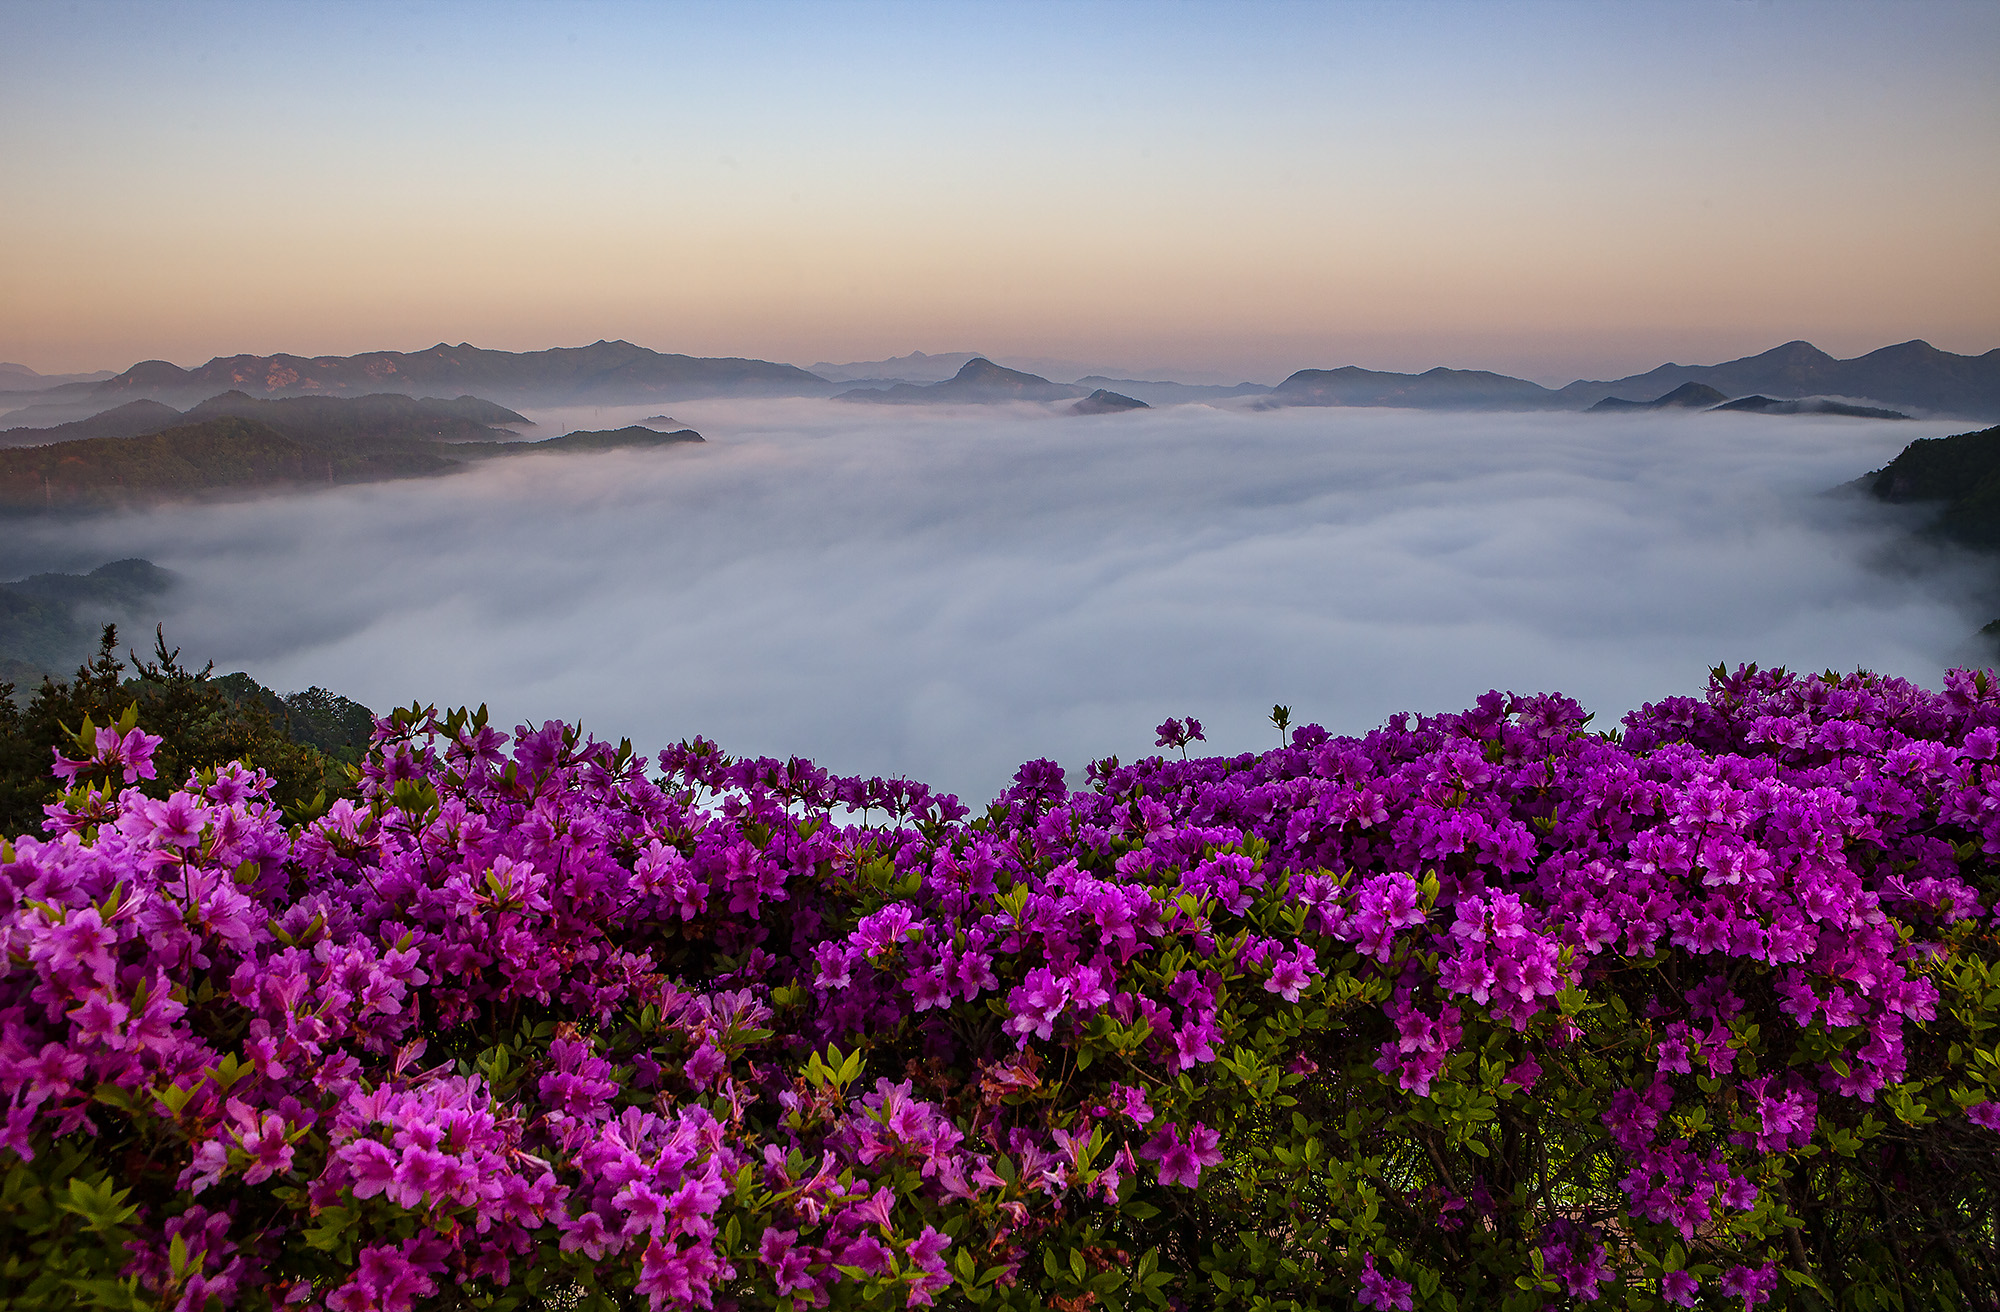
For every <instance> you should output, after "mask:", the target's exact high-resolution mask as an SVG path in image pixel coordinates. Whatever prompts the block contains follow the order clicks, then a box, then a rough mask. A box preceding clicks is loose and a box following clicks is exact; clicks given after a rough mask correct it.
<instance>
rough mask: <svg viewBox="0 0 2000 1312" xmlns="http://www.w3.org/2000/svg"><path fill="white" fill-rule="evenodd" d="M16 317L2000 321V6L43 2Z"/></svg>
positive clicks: (1814, 335)
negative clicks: (103, 3)
mask: <svg viewBox="0 0 2000 1312" xmlns="http://www.w3.org/2000/svg"><path fill="white" fill-rule="evenodd" d="M0 31H4V32H5V33H6V34H7V40H6V41H5V42H4V43H0V117H4V120H5V122H6V124H7V125H8V131H7V133H6V141H5V144H4V146H0V168H4V172H5V174H6V175H7V177H8V179H9V182H8V185H7V186H6V187H5V188H4V189H0V249H4V250H6V251H8V252H10V255H11V258H9V259H8V260H7V261H6V262H5V267H4V269H0V299H4V300H5V301H6V303H8V304H9V305H11V306H13V307H15V308H14V309H13V310H12V311H10V313H8V314H7V315H6V316H5V318H4V322H0V359H10V360H20V361H23V362H25V363H27V364H30V365H33V366H34V367H36V368H41V369H44V370H48V371H53V370H57V369H64V368H88V367H113V368H115V367H122V366H123V365H124V364H128V363H130V362H131V361H132V360H133V359H137V358H142V357H145V356H163V357H165V358H169V359H175V360H177V361H180V362H182V363H191V362H195V361H198V360H200V359H206V358H207V357H208V356H210V355H213V354H218V353H228V352H232V351H238V350H243V351H257V352H268V351H275V350H293V351H299V352H305V353H316V352H333V351H341V352H345V351H352V350H360V349H369V348H375V347H404V348H414V347H421V346H425V345H429V344H430V343H431V342H433V341H436V340H440V339H449V340H452V341H458V340H465V339H469V340H473V341H475V342H479V343H481V344H485V345H493V346H507V347H514V348H529V347H538V346H546V345H554V344H563V343H573V342H578V341H589V340H593V339H595V338H597V337H600V336H604V337H619V336H623V337H628V338H631V339H632V340H635V341H643V342H644V343H645V344H647V345H651V346H655V347H658V348H660V349H667V350H686V351H690V352H694V353H701V354H750V355H761V356H767V357H771V358H783V359H798V360H804V361H811V360H815V359H835V360H838V359H855V358H872V357H875V356H880V355H886V354H894V353H900V352H903V351H907V350H910V349H924V350H931V351H938V350H952V349H982V350H989V351H992V352H995V353H999V354H1008V353H1011V354H1016V355H1019V354H1038V355H1042V356H1053V357H1061V358H1074V359H1076V360H1077V361H1079V362H1080V363H1090V364H1101V365H1105V366H1116V367H1129V368H1146V369H1164V368H1172V369H1175V370H1178V371H1179V372H1181V373H1183V374H1193V373H1201V372H1209V373H1214V374H1216V375H1217V376H1229V375H1232V374H1237V375H1242V376H1262V377H1272V376H1281V375H1282V374H1283V373H1285V372H1288V371H1289V370H1290V369H1292V368H1297V367H1302V366H1306V365H1327V364H1337V363H1347V362H1354V363H1363V364H1370V365H1374V366H1376V367H1390V368H1421V367H1426V366H1427V365H1429V364H1434V363H1452V364H1458V365H1463V366H1484V367H1493V368H1502V369H1506V370H1509V371H1512V372H1521V373H1526V374H1529V375H1531V376H1536V377H1541V378H1543V379H1545V380H1553V381H1565V380H1566V379H1567V378H1569V377H1574V376H1577V375H1578V374H1589V373H1616V372H1624V371H1626V370H1627V369H1636V368H1641V367H1646V366H1649V365H1651V364H1654V363H1658V362H1659V361H1660V360H1661V359H1665V358H1670V357H1671V358H1681V359H1704V358H1707V359H1719V358H1725V357H1727V356H1729V355H1733V354H1741V353H1743V352H1745V351H1750V350H1756V349H1761V348H1763V347H1765V346H1769V345H1773V344H1775V343H1776V342H1778V341H1782V340H1786V339H1787V338H1790V337H1801V336H1802V337H1808V338H1810V339H1812V340H1814V341H1816V342H1818V343H1819V344H1820V345H1822V346H1824V347H1826V348H1827V349H1829V350H1833V351H1835V352H1836V353H1837V354H1852V353H1856V352H1859V351H1862V350H1867V349H1871V348H1872V347H1874V346H1878V345H1883V344H1886V343H1888V342H1891V341H1899V340H1904V339H1906V338H1908V337H1912V336H1923V337H1926V338H1928V339H1930V340H1932V341H1933V342H1935V343H1936V344H1938V345H1940V346H1944V347H1947V348H1949V349H1954V350H1960V351H1983V350H1986V349H1989V348H1990V347H1992V346H1994V345H1996V344H2000V309H1996V307H2000V254H1996V252H2000V240H1997V239H2000V112H1996V111H2000V95H1996V92H2000V74H1996V72H1995V69H1996V68H2000V61H1996V58H1995V56H1996V55H2000V6H1995V5H1992V4H1979V5H1965V6H1955V5H1948V4H1926V5H1888V4H1881V5H1838V4H1810V5H1806V4H1782V3H1769V4H1750V3H1740V2H1736V0H1732V2H1730V3H1701V2H1698V0H1691V2H1688V3H1675V4H1621V5H1583V4H1481V5H1459V4H1400V5H1259V4H1246V3H1235V4H1228V5H1193V4H1188V5H1123V4H1101V5H1062V6H1057V5H1033V4H1028V5H1022V4H1008V5H945V4H933V5H884V4H875V5H860V4H813V5H741V4H732V5H727V6H721V5H713V6H707V5H704V6H696V5H683V6H660V5H623V4H594V5H593V4H569V5H548V4H535V5H470V4H458V5H452V4H435V5H428V6H407V5H387V4H382V5H374V4H342V5H320V4H276V5H272V4H263V5H237V4H213V5H200V4H159V5H135V4H120V5H88V4H86V5H52V4H27V3H14V4H5V5H0Z"/></svg>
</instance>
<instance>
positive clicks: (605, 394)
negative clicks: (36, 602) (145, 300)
mask: <svg viewBox="0 0 2000 1312" xmlns="http://www.w3.org/2000/svg"><path fill="white" fill-rule="evenodd" d="M832 390H833V385H832V384H830V383H828V382H827V381H826V380H825V379H823V378H820V377H818V376H817V375H814V374H809V373H807V372H806V371H805V370H803V369H800V368H797V367H796V366H794V365H789V364H773V363H772V362H770V361H769V360H744V359H735V358H726V359H709V358H702V357H698V356H691V355H666V354H662V353H660V352H658V351H652V350H648V349H647V348H645V347H643V346H634V345H633V344H632V343H630V342H604V341H599V342H593V343H591V344H590V345H589V346H578V347H557V348H554V349H552V350H547V351H524V352H516V351H488V350H484V349H482V348H480V347H476V346H472V345H469V344H467V343H464V342H461V343H459V344H458V345H457V346H447V345H446V344H444V343H443V342H440V343H438V344H437V345H436V346H433V347H431V348H430V349H429V350H428V351H414V352H404V351H371V352H368V353H367V354H364V355H345V356H339V355H323V356H314V357H311V358H307V357H304V356H297V355H232V356H218V357H216V358H215V359H213V360H210V361H209V362H208V363H207V364H204V365H200V366H198V367H196V368H193V369H183V368H181V367H180V366H178V365H174V364H169V363H168V362H166V361H165V360H147V361H144V362H142V363H140V364H135V365H133V366H132V367H131V368H130V369H127V370H125V371H124V372H123V373H121V374H118V375H116V376H114V377H111V378H106V379H103V380H102V381H99V382H72V383H65V384H63V385H61V386H58V387H52V388H48V389H45V390H43V391H40V392H37V393H34V394H33V395H34V401H35V404H34V409H33V410H32V411H29V412H27V413H25V414H24V413H23V412H21V411H16V412H13V413H10V414H7V415H0V426H8V427H16V426H21V425H23V424H35V425H37V426H44V425H49V424H56V423H61V422H64V421H67V420H72V419H81V418H84V417H86V416H88V415H92V414H96V413H98V412H99V411H102V410H105V409H108V408H109V407H111V406H114V405H118V404H120V403H122V402H125V401H133V400H139V399H142V398H143V399H146V400H152V401H163V402H166V403H168V404H180V405H186V404H190V403H193V402H196V401H200V400H202V399H204V398H206V397H211V396H214V395H215V394H216V393H218V392H225V391H238V392H243V393H245V394H246V395H249V396H256V397H275V396H308V395H321V396H360V395H367V394H378V393H383V392H400V393H405V394H421V393H431V394H435V393H438V392H448V393H452V394H458V393H463V392H476V393H478V394H479V395H481V396H485V397H491V398H496V399H498V400H500V401H503V402H508V403H511V404H515V405H534V404H540V405H556V404H565V403H579V402H591V403H596V404H599V405H615V404H626V403H634V402H644V401H653V400H669V399H675V398H682V397H694V396H825V395H826V394H827V393H829V392H831V391H832ZM24 399H25V398H24Z"/></svg>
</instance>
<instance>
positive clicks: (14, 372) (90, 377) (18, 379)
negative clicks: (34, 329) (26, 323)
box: [0, 363, 112, 392]
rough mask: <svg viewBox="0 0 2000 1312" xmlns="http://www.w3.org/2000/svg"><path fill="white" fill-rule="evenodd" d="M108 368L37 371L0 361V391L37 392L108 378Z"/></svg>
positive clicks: (109, 372) (109, 371)
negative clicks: (56, 371) (89, 371)
mask: <svg viewBox="0 0 2000 1312" xmlns="http://www.w3.org/2000/svg"><path fill="white" fill-rule="evenodd" d="M111 376H112V372H111V370H109V369H98V370H95V371H94V372H91V373H81V374H44V373H37V372H35V371H34V370H33V369H30V368H29V367H28V366H27V365H24V364H7V363H0V392H38V391H42V390H44V389H47V388H51V387H61V386H62V385H63V384H64V383H94V382H97V381H99V380H101V379H105V378H110V377H111Z"/></svg>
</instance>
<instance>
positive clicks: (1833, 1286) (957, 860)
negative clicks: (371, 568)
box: [0, 667, 2000, 1312]
mask: <svg viewBox="0 0 2000 1312" xmlns="http://www.w3.org/2000/svg"><path fill="white" fill-rule="evenodd" d="M1274 719H1275V720H1276V721H1277V722H1278V727H1279V730H1280V733H1281V734H1285V733H1286V730H1287V729H1288V728H1289V724H1288V721H1287V719H1286V717H1285V715H1284V714H1283V712H1282V710H1280V711H1279V712H1277V713H1276V714H1274ZM1159 738H1160V746H1162V747H1165V748H1170V749H1172V750H1173V752H1174V754H1173V755H1172V756H1170V757H1169V756H1155V757H1151V758H1149V759H1146V760H1142V761H1139V762H1136V763H1132V764H1129V765H1128V764H1121V763H1120V762H1118V761H1117V760H1115V759H1108V760H1104V761H1100V762H1097V763H1095V764H1093V765H1092V766H1091V767H1090V768H1089V770H1088V772H1087V777H1086V778H1085V779H1083V780H1082V781H1080V782H1081V784H1082V786H1081V787H1078V788H1073V787H1072V786H1071V783H1070V781H1069V780H1068V779H1067V778H1066V776H1065V774H1064V771H1063V770H1062V769H1061V768H1060V767H1058V766H1056V765H1055V764H1053V763H1051V762H1047V761H1034V762H1030V763H1028V764H1027V765H1025V766H1023V767H1022V768H1021V770H1020V772H1019V774H1018V775H1017V776H1016V779H1015V783H1014V785H1013V787H1011V788H1010V789H1009V790H1008V791H1007V792H1006V793H1005V794H1003V795H1002V796H1001V797H1000V798H998V799H997V800H996V801H995V802H994V803H993V804H992V805H991V806H989V807H987V808H986V809H985V811H984V812H983V813H980V814H978V815H973V814H970V813H969V812H968V810H967V808H966V807H965V806H963V805H962V804H960V802H959V801H958V800H957V799H955V798H953V797H950V796H945V795H940V794H936V793H933V792H932V791H931V790H930V789H928V788H926V787H925V786H923V785H922V784H918V783H913V782H910V781H905V780H881V779H867V780H863V779H850V778H841V777H835V776H831V775H829V774H827V773H826V772H824V771H822V770H820V769H818V768H816V767H814V766H812V765H811V764H810V763H808V762H804V761H800V760H796V759H794V760H788V761H778V760H770V759H753V760H732V759H731V758H729V757H727V756H725V755H724V754H723V753H722V752H721V751H720V750H719V749H718V748H717V747H716V746H715V745H713V744H711V743H708V742H705V741H701V740H694V741H690V742H685V743H682V744H680V745H678V746H675V747H672V748H669V749H668V750H666V751H665V752H662V753H660V754H659V755H658V756H657V757H653V758H648V757H645V756H641V755H637V754H635V753H634V752H633V750H632V748H631V746H630V745H629V744H618V745H612V744H607V743H602V742H597V741H593V740H591V739H589V738H587V737H585V736H584V735H582V734H581V733H580V732H579V731H578V730H576V729H575V728H572V727H567V726H564V725H561V724H557V723H549V724H544V725H543V726H541V727H540V728H532V727H529V726H520V727H517V728H516V730H515V731H514V733H513V734H512V735H511V736H509V735H506V734H503V733H501V732H499V731H498V730H497V729H496V728H494V727H493V726H492V725H491V724H489V723H488V720H487V717H486V715H485V713H484V712H483V711H480V712H474V713H467V712H465V711H455V712H451V713H449V714H443V715H440V714H438V713H436V712H434V711H432V710H430V709H427V708H420V707H413V708H410V709H408V710H405V711H399V712H397V713H396V714H394V715H393V716H390V717H388V718H387V719H385V720H383V721H381V722H380V723H379V724H378V726H377V729H376V733H375V738H374V741H373V744H372V746H371V748H370V750H369V752H368V754H367V756H366V758H365V760H364V762H363V764H362V766H361V767H360V770H359V773H358V775H357V778H356V790H355V795H354V797H353V798H351V799H342V800H338V801H336V802H334V803H333V804H332V805H331V806H330V807H329V808H328V809H326V810H325V811H324V813H323V814H319V815H316V816H313V817H311V818H310V819H304V818H301V819H300V820H298V821H295V822H288V820H287V817H286V816H284V815H283V814H281V813H280V812H279V810H278V809H277V808H276V807H275V806H274V805H273V804H272V802H271V800H270V795H271V779H270V777H269V776H268V775H266V774H264V773H263V772H262V771H261V770H259V769H257V768H255V767H254V766H253V765H246V764H243V763H227V764H219V765H216V766H212V767H209V768H204V769H200V770H196V771H194V772H193V773H190V774H189V775H188V776H187V777H186V778H185V780H184V782H182V785H181V786H180V787H179V788H178V790H176V791H173V792H171V793H168V794H167V795H165V796H153V795H148V791H147V788H148V781H149V780H152V779H153V776H154V775H155V774H156V773H157V768H156V761H157V760H158V759H159V757H158V756H157V755H156V753H157V752H158V749H159V739H158V738H156V737H155V736H153V735H152V734H150V733H148V732H147V731H146V728H145V727H144V726H143V725H142V724H141V723H139V722H138V718H137V716H136V715H127V716H125V717H124V718H123V719H122V720H120V721H118V722H116V723H113V724H111V725H108V726H98V725H96V724H94V723H88V724H85V725H84V726H83V727H82V728H81V729H80V730H79V731H78V732H77V734H76V736H75V741H74V745H73V747H71V748H70V749H69V750H68V751H67V752H65V753H61V754H59V755H58V757H57V759H56V760H55V761H54V762H53V766H54V768H55V770H56V772H57V774H58V775H59V776H60V778H61V780H62V783H63V787H64V789H65V791H63V792H62V794H61V796H60V797H59V799H57V800H56V801H54V802H52V803H50V805H49V806H48V808H47V813H48V819H47V823H46V825H45V826H44V832H43V834H42V835H40V836H31V835H21V836H19V837H17V838H15V839H14V840H13V841H12V842H11V843H9V844H7V845H6V846H5V847H4V849H0V950H4V953H5V962H4V966H3V967H0V970H4V974H0V1175H4V1179H0V1297H4V1298H5V1299H6V1300H7V1301H8V1302H9V1303H10V1305H13V1306H63V1305H94V1306H102V1307H147V1308H174V1309H204V1308H232V1307H233V1308H269V1307H296V1308H302V1309H332V1310H335V1312H361V1310H363V1309H391V1310H397V1312H400V1310H402V1309H415V1308H459V1307H467V1308H489V1307H490V1308H566V1309H570V1308H686V1307H696V1308H744V1309H751V1308H770V1309H786V1310H788V1312H789V1310H792V1309H806V1308H818V1307H837V1308H848V1307H880V1308H901V1307H910V1306H931V1305H936V1306H951V1307H983V1308H1021V1309H1027V1308H1046V1307H1054V1308H1059V1309H1065V1310H1067V1312H1075V1310H1077V1309H1084V1308H1094V1307H1105V1308H1113V1309H1118V1308H1134V1309H1137V1308H1153V1307H1168V1308H1243V1309H1278V1308H1286V1309H1292V1308H1329V1309H1349V1308H1354V1307H1357V1306H1358V1307H1368V1308H1377V1309H1388V1308H1399V1309H1414V1308H1434V1309H1473V1308H1507V1309H1529V1308H1540V1307H1580V1306H1587V1305H1592V1304H1597V1305H1603V1306H1618V1307H1631V1308H1658V1307H1712V1308H1713V1307H1728V1308H1738V1307H1745V1308H1747V1307H1757V1306H1787V1307H1804V1308H1833V1307H1853V1308H1875V1307H1900V1308H1915V1307H1931V1306H1941V1307H1958V1308H1992V1307H1995V1306H1997V1305H2000V1283H1997V1282H1996V1276H1995V1274H1994V1273H1995V1272H1996V1271H2000V1242H1997V1241H1996V1228H1995V1227H1996V1211H2000V1166H1996V1162H1997V1161H2000V1052H1996V1047H1997V1046H2000V950H1996V949H2000V921H1996V916H1995V910H1996V905H2000V877H1996V874H1995V865H1994V862H1995V858H1996V857H2000V688H1995V687H1994V686H1993V685H1992V684H1991V683H1989V681H1988V678H1987V676H1985V675H1983V674H1973V673H1969V672H1963V671H1959V672H1953V673H1952V674H1951V675H1949V676H1948V678H1947V680H1946V686H1945V690H1944V691H1943V692H1942V693H1937V692H1930V691H1926V690H1924V689H1922V688H1919V687H1916V686H1914V685H1911V684H1909V683H1906V682H1903V681H1900V680H1895V679H1887V678H1881V677H1877V676H1873V675H1867V674H1856V675H1852V676H1847V677H1838V676H1834V675H1830V674H1829V675H1825V676H1819V677H1807V678H1801V677H1798V676H1795V675H1792V674H1788V673H1785V672H1783V671H1758V670H1756V669H1754V667H1753V668H1747V669H1741V670H1738V671H1737V672H1735V673H1734V674H1728V673H1726V672H1723V671H1718V672H1717V673H1716V676H1715V678H1714V679H1713V681H1712V683H1711V686H1710V688H1709V691H1708V695H1707V697H1706V698H1705V699H1703V700H1692V699H1672V700H1669V701H1665V702H1662V703H1660V704H1658V705H1653V706H1647V707H1645V708H1644V709H1642V710H1641V711H1639V712H1637V713H1635V714H1633V715H1630V716H1628V717H1626V721H1625V725H1624V728H1623V730H1622V731H1621V732H1614V733H1598V732H1593V731H1591V730H1590V728H1589V727H1588V717H1587V716H1585V715H1584V714H1583V712H1582V711H1581V709H1580V708H1579V707H1577V706H1576V705H1575V704H1574V703H1573V702H1571V701H1568V700H1566V699H1564V698H1561V697H1553V696H1542V697H1514V696H1511V695H1501V694H1498V693H1494V694H1489V695H1488V696H1487V697H1485V698H1482V699H1481V700H1480V702H1479V704H1478V705H1477V706H1475V707H1474V708H1472V709H1471V710H1468V711H1466V712H1464V713H1462V714H1455V715H1443V716H1437V717H1421V718H1420V717H1410V716H1404V717H1398V718H1396V719H1394V720H1392V721H1391V722H1390V723H1389V724H1388V725H1387V726H1385V727H1383V728H1381V729H1379V730H1377V731H1375V732H1373V733H1371V734H1369V735H1367V736H1366V737H1363V738H1335V737H1331V736H1330V735H1328V734H1327V733H1326V732H1325V731H1323V730H1321V729H1318V728H1316V727H1311V726H1308V727H1306V728H1303V729H1299V730H1296V731H1293V732H1289V734H1287V735H1286V736H1285V737H1284V740H1283V741H1284V745H1283V746H1281V747H1279V748H1277V749H1274V750H1271V751H1268V752H1264V753H1262V754H1252V755H1243V756H1237V757H1229V758H1221V757H1200V756H1198V755H1195V756H1192V757H1190V755H1189V752H1188V748H1190V747H1191V746H1193V745H1194V744H1196V743H1198V742H1200V741H1201V726H1200V725H1199V723H1197V722H1193V721H1186V722H1182V721H1171V720H1170V721H1168V722H1167V723H1166V724H1165V725H1162V726H1161V728H1160V734H1159ZM155 782H157V781H155ZM152 791H153V792H154V793H159V792H163V791H164V790H162V789H160V788H158V787H153V788H152Z"/></svg>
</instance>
